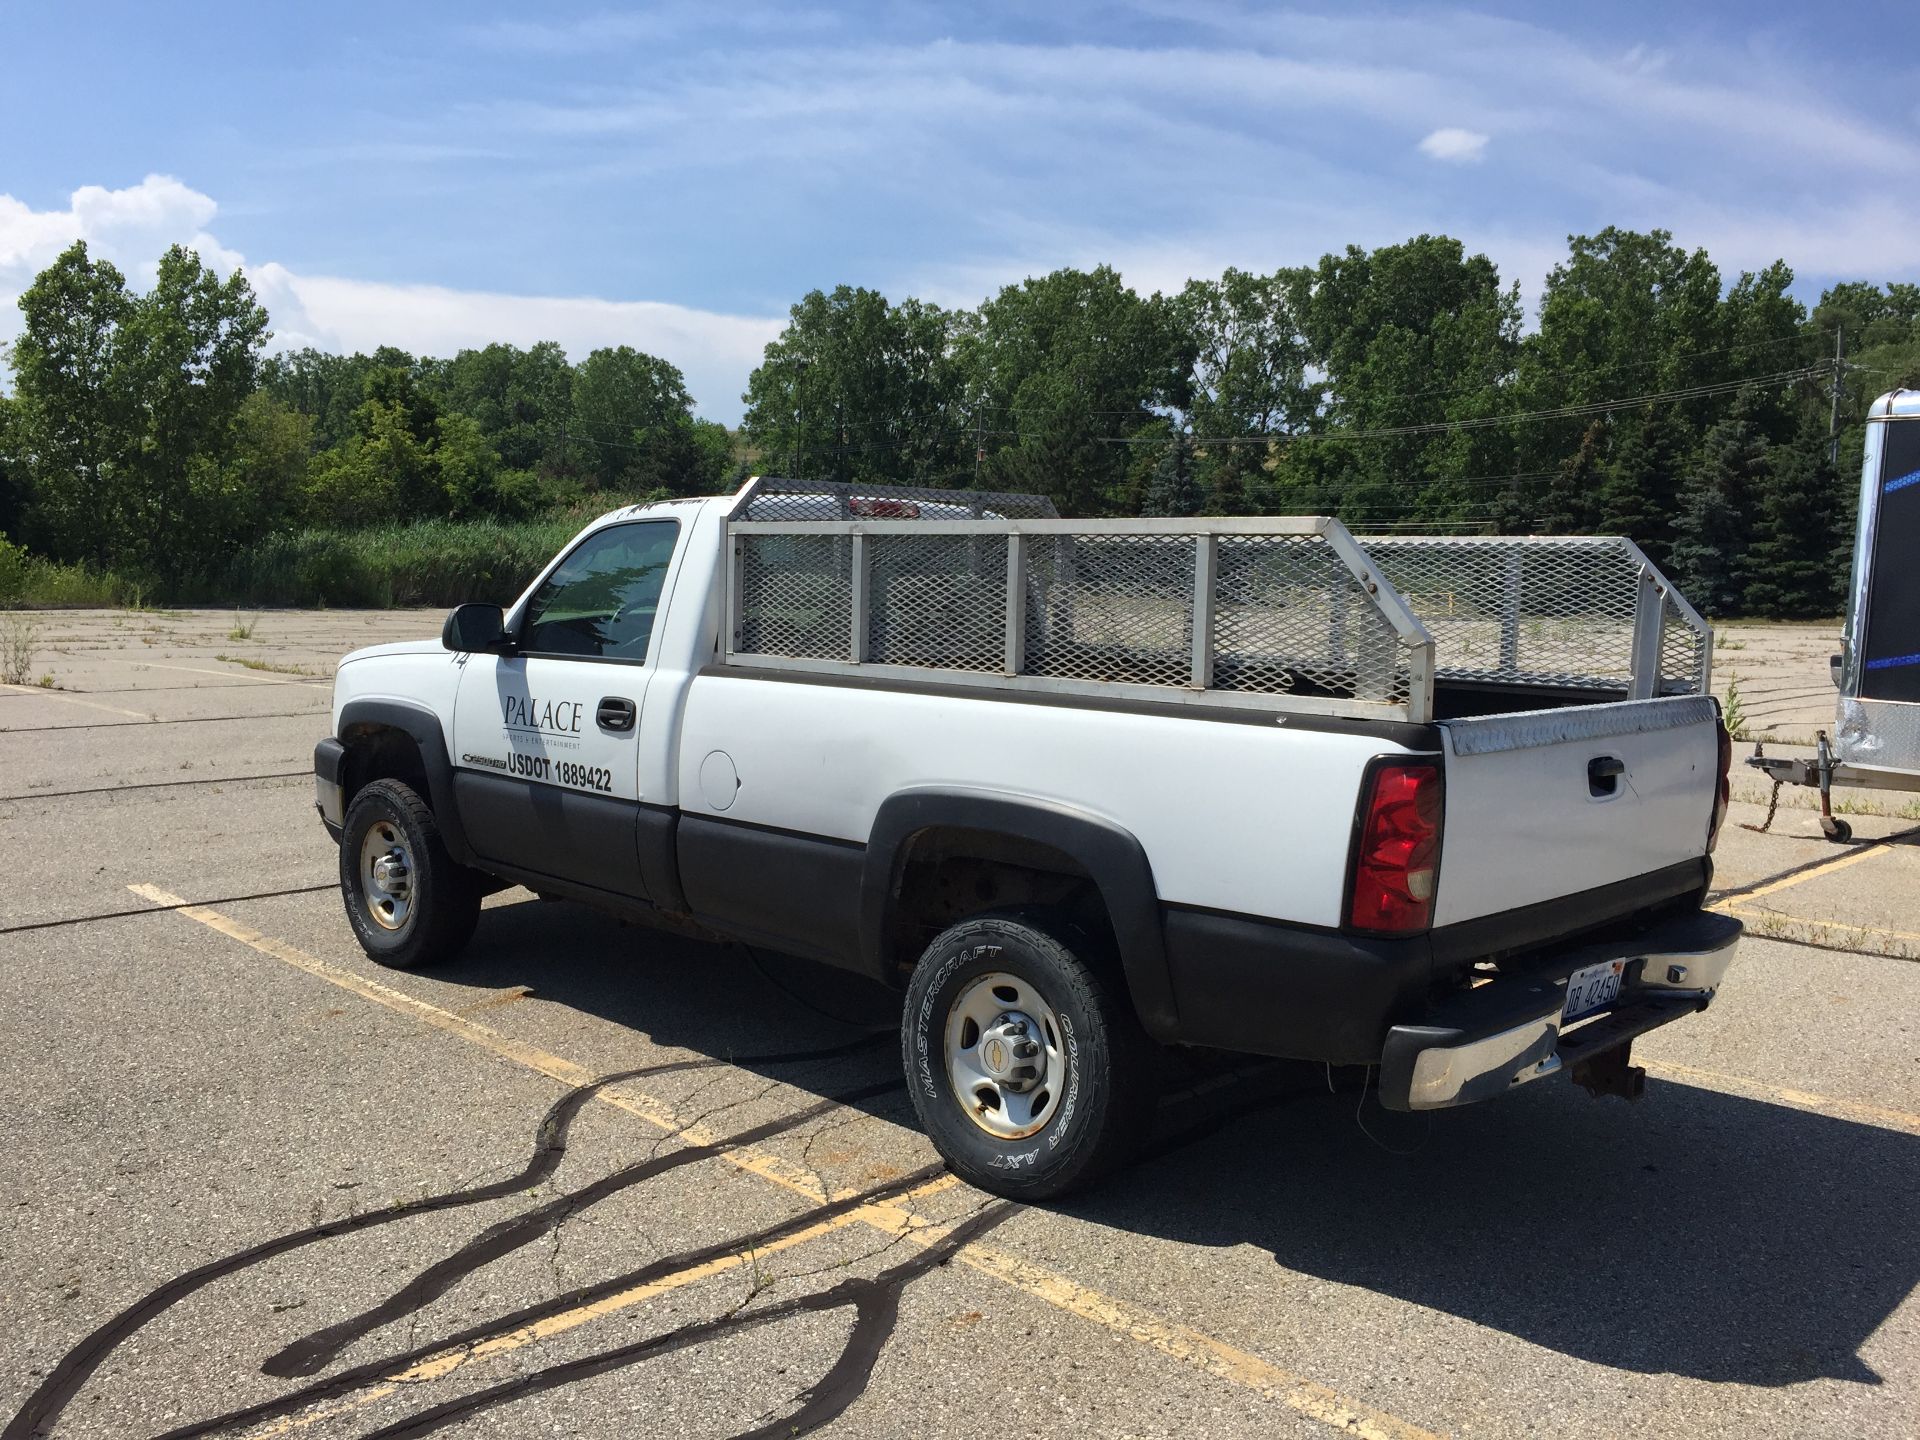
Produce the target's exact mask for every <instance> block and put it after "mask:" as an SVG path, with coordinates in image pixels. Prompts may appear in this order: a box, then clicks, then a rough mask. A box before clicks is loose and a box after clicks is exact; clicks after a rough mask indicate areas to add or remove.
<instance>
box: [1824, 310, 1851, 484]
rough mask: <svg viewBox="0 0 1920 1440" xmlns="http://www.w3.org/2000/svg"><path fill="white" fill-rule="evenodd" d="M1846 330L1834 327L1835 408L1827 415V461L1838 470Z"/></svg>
mask: <svg viewBox="0 0 1920 1440" xmlns="http://www.w3.org/2000/svg"><path fill="white" fill-rule="evenodd" d="M1845 337H1846V330H1845V329H1844V328H1843V327H1842V326H1840V325H1835V326H1834V327H1833V409H1832V411H1831V412H1830V413H1829V414H1828V416H1827V463H1828V464H1829V465H1831V466H1833V467H1834V468H1835V469H1836V470H1837V469H1839V468H1840V374H1841V371H1842V369H1843V368H1844V364H1843V362H1842V361H1841V359H1840V354H1841V351H1840V346H1841V342H1842V341H1843V340H1844V339H1845Z"/></svg>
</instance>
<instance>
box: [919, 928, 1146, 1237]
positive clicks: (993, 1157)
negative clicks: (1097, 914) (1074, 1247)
mask: <svg viewBox="0 0 1920 1440" xmlns="http://www.w3.org/2000/svg"><path fill="white" fill-rule="evenodd" d="M1041 923H1043V924H1045V926H1046V928H1044V929H1043V928H1041V924H1036V923H1035V922H1034V918H1033V917H1029V916H1023V915H987V916H981V917H979V918H977V919H973V920H965V921H962V922H961V923H960V924H958V925H955V926H953V927H952V928H951V929H949V930H947V931H946V932H945V933H944V934H942V935H941V936H940V937H939V938H938V939H937V940H935V941H934V942H933V944H931V945H930V946H928V947H927V951H926V954H925V955H923V956H922V957H921V959H920V963H919V965H917V966H916V967H915V968H914V971H913V978H912V980H911V982H910V983H909V984H908V986H907V999H906V1011H905V1015H904V1016H903V1019H902V1024H901V1050H902V1053H903V1057H904V1060H905V1064H906V1071H907V1089H908V1091H909V1092H910V1093H911V1094H912V1096H913V1104H914V1108H915V1109H916V1110H917V1111H919V1114H920V1123H921V1124H922V1126H924V1127H925V1129H926V1132H927V1137H928V1138H929V1139H931V1140H932V1141H933V1143H934V1147H935V1148H936V1149H937V1150H939V1152H940V1154H941V1156H942V1158H944V1159H945V1160H946V1162H947V1164H948V1165H950V1166H951V1167H952V1168H953V1170H954V1173H956V1174H957V1175H959V1176H960V1178H961V1179H963V1180H965V1181H967V1182H968V1183H969V1184H972V1185H977V1186H979V1187H980V1188H981V1189H982V1190H988V1191H991V1192H993V1193H994V1194H996V1195H1005V1196H1008V1197H1010V1198H1012V1199H1016V1200H1045V1199H1049V1198H1051V1197H1053V1196H1056V1195H1063V1194H1065V1193H1066V1192H1067V1191H1068V1190H1071V1189H1073V1188H1074V1187H1076V1186H1079V1185H1084V1184H1086V1183H1088V1182H1089V1181H1091V1180H1094V1179H1096V1178H1097V1177H1098V1176H1099V1175H1101V1174H1102V1173H1104V1172H1105V1171H1107V1170H1110V1169H1111V1168H1113V1166H1115V1165H1116V1164H1118V1163H1119V1162H1120V1161H1121V1160H1123V1159H1125V1158H1126V1156H1127V1154H1128V1153H1129V1152H1130V1151H1131V1150H1132V1148H1133V1145H1134V1143H1135V1141H1137V1140H1138V1139H1139V1138H1140V1135H1141V1132H1142V1130H1143V1129H1144V1126H1145V1122H1146V1120H1147V1119H1148V1118H1149V1117H1150V1113H1151V1108H1152V1107H1151V1095H1152V1086H1151V1075H1150V1068H1149V1067H1150V1066H1151V1064H1152V1055H1151V1049H1150V1045H1151V1042H1149V1041H1148V1039H1147V1037H1146V1035H1145V1034H1144V1032H1142V1031H1141V1029H1140V1025H1139V1022H1138V1021H1137V1020H1136V1019H1135V1018H1134V1015H1133V1011H1132V1008H1131V1005H1130V1003H1129V1002H1128V1000H1127V997H1126V995H1125V994H1124V993H1123V992H1122V991H1121V990H1120V989H1119V988H1118V987H1117V986H1116V985H1114V984H1112V983H1111V982H1109V981H1107V980H1106V979H1104V978H1103V977H1102V975H1101V974H1099V973H1098V972H1096V971H1095V970H1094V969H1093V968H1092V967H1090V966H1089V965H1088V964H1087V957H1089V956H1091V954H1092V953H1093V944H1092V942H1091V941H1090V940H1089V939H1088V938H1087V937H1085V936H1082V935H1080V934H1079V933H1078V932H1077V931H1076V930H1074V929H1073V928H1072V927H1071V926H1070V925H1068V924H1066V923H1064V922H1057V921H1053V920H1047V921H1044V922H1041ZM1060 936H1067V937H1071V939H1072V941H1073V944H1074V946H1075V947H1076V948H1077V949H1078V951H1079V953H1077V954H1076V953H1075V949H1070V948H1069V947H1068V945H1067V944H1066V943H1063V941H1062V939H1061V938H1058V937H1060Z"/></svg>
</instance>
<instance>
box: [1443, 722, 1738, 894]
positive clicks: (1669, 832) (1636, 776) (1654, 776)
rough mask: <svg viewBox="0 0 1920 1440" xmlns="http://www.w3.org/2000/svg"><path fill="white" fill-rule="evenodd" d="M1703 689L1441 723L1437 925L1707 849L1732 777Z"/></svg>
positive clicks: (1592, 885)
mask: <svg viewBox="0 0 1920 1440" xmlns="http://www.w3.org/2000/svg"><path fill="white" fill-rule="evenodd" d="M1718 722H1719V709H1718V707H1717V706H1716V705H1715V704H1714V702H1713V700H1712V699H1711V698H1710V697H1708V696H1705V695H1676V696H1671V697H1668V698H1664V699H1658V700H1629V701H1623V702H1621V703H1618V704H1612V705H1582V706H1575V707H1571V708H1568V709H1561V710H1533V711H1527V712H1523V713H1520V714H1513V715H1482V716H1477V717H1475V718H1473V719H1467V720H1449V721H1445V722H1442V724H1441V725H1440V729H1441V731H1442V733H1443V735H1444V736H1445V740H1444V744H1445V747H1446V752H1447V761H1446V767H1447V769H1446V821H1445V826H1444V829H1443V831H1442V834H1443V836H1444V839H1443V841H1442V848H1441V855H1440V877H1439V893H1438V896H1437V902H1438V903H1437V904H1436V906H1435V911H1434V924H1435V925H1451V924H1454V923H1456V922H1458V921H1462V920H1473V919H1477V918H1478V917H1480V916H1483V915H1494V914H1498V913H1499V912H1501V911H1503V910H1515V909H1518V908H1520V907H1521V906H1523V905H1535V904H1539V903H1541V902H1542V901H1548V900H1554V899H1558V898H1560V897H1562V896H1567V895H1575V894H1578V893H1580V892H1581V891H1585V890H1593V889H1597V888H1598V887H1600V886H1602V885H1609V884H1612V883H1614V882H1615V881H1620V880H1630V879H1633V878H1634V877H1636V876H1640V875H1646V874H1648V873H1650V872H1652V871H1655V870H1660V869H1663V868H1664V867H1666V866H1669V865H1677V864H1680V863H1681V862H1683V861H1687V860H1693V859H1697V858H1698V857H1700V856H1701V855H1703V854H1705V853H1706V848H1707V827H1708V825H1709V824H1710V823H1711V821H1712V817H1713V805H1714V798H1715V795H1716V793H1717V790H1718V787H1719V782H1720V742H1719V723H1718Z"/></svg>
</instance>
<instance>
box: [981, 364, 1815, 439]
mask: <svg viewBox="0 0 1920 1440" xmlns="http://www.w3.org/2000/svg"><path fill="white" fill-rule="evenodd" d="M1829 370H1830V367H1829V366H1827V365H1824V364H1823V365H1806V366H1801V367H1800V368H1798V369H1794V370H1781V371H1778V372H1777V373H1775V374H1772V375H1756V376H1752V377H1751V378H1749V379H1745V380H1722V381H1718V382H1716V383H1714V384H1711V385H1691V386H1688V387H1687V388H1685V389H1682V390H1660V391H1655V392H1652V393H1650V394H1646V395H1628V396H1623V397H1622V398H1620V399H1617V400H1596V401H1590V402H1588V403H1585V404H1580V405H1559V406H1555V407H1553V408H1551V409H1547V410H1522V411H1518V412H1515V413H1512V414H1507V415H1480V416H1474V417H1471V418H1468V419H1464V420H1435V421H1431V422H1428V423H1425V424H1420V425H1388V426H1382V427H1379V428H1377V429H1372V430H1339V429H1332V430H1316V431H1298V432H1295V433H1292V434H1286V435H1208V436H1201V435H1192V436H1186V437H1182V438H1183V439H1184V441H1185V443H1187V444H1190V445H1274V444H1286V443H1299V442H1303V441H1308V440H1341V441H1345V440H1383V439H1393V438H1399V437H1403V436H1412V435H1439V434H1445V433H1448V432H1451V431H1455V430H1488V429H1492V428H1493V427H1495V426H1499V425H1513V424H1517V423H1519V422H1522V421H1532V420H1575V419H1584V418H1586V417H1587V416H1590V415H1606V414H1611V413H1612V412H1614V411H1616V410H1631V409H1635V408H1637V407H1639V406H1642V405H1659V404H1667V403H1671V402H1674V401H1680V400H1702V399H1706V398H1708V397H1709V396H1715V395H1731V394H1734V393H1735V392H1737V391H1741V390H1753V389H1758V388H1760V387H1763V386H1770V385H1786V384H1791V383H1793V382H1796V381H1800V380H1817V379H1821V378H1823V377H1825V376H1826V375H1827V374H1828V373H1829ZM988 433H990V434H993V435H998V436H1002V437H1006V438H1016V439H1017V438H1018V432H1017V431H1012V430H996V431H990V432H988ZM1088 439H1089V440H1090V441H1093V442H1094V443H1098V444H1104V445H1165V444H1169V443H1171V440H1170V438H1168V437H1162V436H1158V435H1100V436H1089V437H1088Z"/></svg>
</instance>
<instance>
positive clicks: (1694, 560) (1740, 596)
mask: <svg viewBox="0 0 1920 1440" xmlns="http://www.w3.org/2000/svg"><path fill="white" fill-rule="evenodd" d="M1766 475H1767V447H1766V444H1765V442H1764V441H1763V440H1762V439H1761V437H1760V432H1759V431H1758V430H1757V429H1756V428H1755V427H1754V426H1753V425H1752V423H1750V422H1749V421H1747V420H1745V419H1743V418H1740V417H1738V416H1732V417H1729V418H1728V419H1725V420H1722V421H1721V422H1720V423H1719V424H1718V425H1715V426H1714V427H1713V428H1712V429H1711V430H1709V431H1708V432H1707V435H1706V439H1705V441H1704V442H1703V443H1702V445H1701V447H1700V455H1699V458H1698V459H1697V460H1696V461H1695V462H1694V464H1693V466H1692V469H1691V470H1690V472H1689V473H1688V475H1687V478H1686V482H1685V483H1684V484H1683V485H1682V486H1681V487H1680V498H1679V513H1678V515H1677V516H1676V517H1675V519H1674V525H1673V547H1672V549H1671V551H1670V552H1669V555H1668V561H1669V566H1670V570H1671V575H1672V578H1673V581H1674V583H1675V584H1677V585H1678V586H1679V587H1680V592H1681V593H1682V594H1683V595H1685V596H1686V597H1687V599H1688V600H1690V601H1692V602H1693V604H1694V606H1695V607H1696V608H1698V609H1699V610H1701V611H1703V612H1704V613H1705V614H1707V615H1709V616H1720V615H1737V614H1740V613H1742V611H1743V610H1744V608H1745V594H1744V589H1743V581H1744V580H1745V561H1746V551H1747V544H1748V541H1749V540H1750V538H1751V536H1752V533H1753V512H1754V506H1755V504H1756V502H1757V500H1758V498H1759V495H1760V493H1761V492H1762V491H1763V490H1764V489H1765V483H1766Z"/></svg>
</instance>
